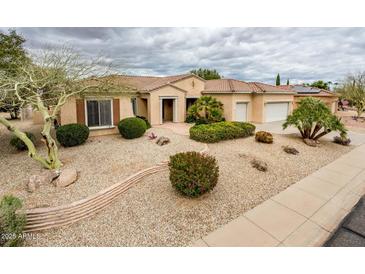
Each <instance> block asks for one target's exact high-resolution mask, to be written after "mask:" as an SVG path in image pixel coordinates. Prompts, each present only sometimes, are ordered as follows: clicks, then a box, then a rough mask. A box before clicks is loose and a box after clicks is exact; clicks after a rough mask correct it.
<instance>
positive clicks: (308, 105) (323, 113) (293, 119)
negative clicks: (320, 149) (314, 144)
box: [283, 97, 347, 141]
mask: <svg viewBox="0 0 365 274" xmlns="http://www.w3.org/2000/svg"><path fill="white" fill-rule="evenodd" d="M290 125H292V126H295V127H296V128H297V129H298V130H299V132H300V134H301V135H302V137H303V139H312V140H315V141H316V140H318V139H319V138H321V137H322V136H324V135H326V134H328V133H330V132H331V131H339V132H340V134H341V136H346V132H347V130H346V128H345V126H344V124H343V123H342V122H341V119H339V118H337V117H336V116H335V115H333V114H332V113H331V111H330V109H329V108H328V107H327V106H326V105H325V104H324V103H323V102H322V101H320V100H318V99H315V98H310V97H309V98H305V99H303V100H301V101H300V102H299V107H298V108H297V109H295V110H294V111H293V113H292V114H291V115H289V116H288V118H287V120H286V122H285V123H284V124H283V128H284V129H286V128H287V127H288V126H290Z"/></svg>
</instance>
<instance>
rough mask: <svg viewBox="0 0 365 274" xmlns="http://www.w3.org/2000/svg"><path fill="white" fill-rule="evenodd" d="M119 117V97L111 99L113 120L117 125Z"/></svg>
mask: <svg viewBox="0 0 365 274" xmlns="http://www.w3.org/2000/svg"><path fill="white" fill-rule="evenodd" d="M119 119H120V105H119V99H113V122H114V125H115V126H117V125H118V123H119Z"/></svg>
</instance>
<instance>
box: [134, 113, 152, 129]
mask: <svg viewBox="0 0 365 274" xmlns="http://www.w3.org/2000/svg"><path fill="white" fill-rule="evenodd" d="M136 117H137V118H139V119H142V120H143V121H144V122H145V123H146V126H147V129H149V128H151V124H150V122H149V121H148V120H147V118H146V117H144V116H136Z"/></svg>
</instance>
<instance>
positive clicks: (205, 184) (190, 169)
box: [169, 151, 219, 197]
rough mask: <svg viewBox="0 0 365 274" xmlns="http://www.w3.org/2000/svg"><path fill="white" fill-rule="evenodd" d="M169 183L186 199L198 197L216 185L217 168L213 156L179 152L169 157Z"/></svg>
mask: <svg viewBox="0 0 365 274" xmlns="http://www.w3.org/2000/svg"><path fill="white" fill-rule="evenodd" d="M169 170H170V181H171V184H172V186H173V187H174V188H176V189H177V190H178V191H179V192H181V193H182V194H184V195H186V196H188V197H198V196H200V195H203V194H204V193H206V192H208V191H210V190H212V189H213V188H214V187H215V186H216V185H217V183H218V176H219V167H218V165H217V161H216V159H215V158H214V157H213V156H209V155H205V154H200V153H199V152H194V151H192V152H181V153H177V154H175V155H173V156H170V162H169Z"/></svg>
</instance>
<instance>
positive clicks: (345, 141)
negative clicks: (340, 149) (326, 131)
mask: <svg viewBox="0 0 365 274" xmlns="http://www.w3.org/2000/svg"><path fill="white" fill-rule="evenodd" d="M333 142H335V143H336V144H340V145H343V146H348V145H349V144H350V143H351V139H350V138H347V137H341V136H335V137H334V138H333Z"/></svg>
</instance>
